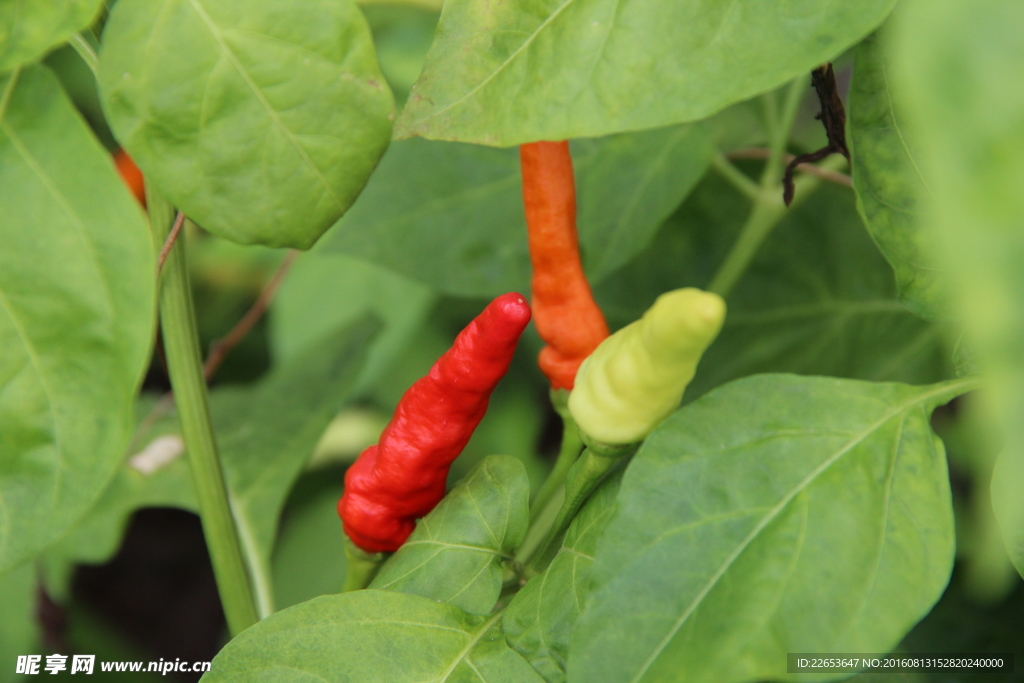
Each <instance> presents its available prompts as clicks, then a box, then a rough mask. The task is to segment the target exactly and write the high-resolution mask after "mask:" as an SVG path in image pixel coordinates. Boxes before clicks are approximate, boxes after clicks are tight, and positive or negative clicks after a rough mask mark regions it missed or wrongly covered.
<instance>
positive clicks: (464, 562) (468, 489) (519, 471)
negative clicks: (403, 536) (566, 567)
mask: <svg viewBox="0 0 1024 683" xmlns="http://www.w3.org/2000/svg"><path fill="white" fill-rule="evenodd" d="M529 508H530V482H529V480H528V479H527V478H526V470H525V469H524V468H523V464H522V463H521V462H519V461H518V460H516V459H515V458H513V457H510V456H507V455H492V456H490V457H488V458H487V459H485V460H484V461H483V462H482V463H480V465H479V466H478V467H477V468H476V469H475V470H473V472H472V473H471V474H470V475H469V476H467V477H466V478H465V479H463V480H462V481H460V482H459V483H458V484H457V485H456V486H455V488H453V489H452V490H451V491H449V492H448V495H447V496H445V497H444V500H442V501H441V502H440V503H438V505H437V507H435V508H434V509H433V510H432V511H431V512H430V514H428V515H427V516H426V517H424V518H423V519H421V520H420V521H419V522H418V523H417V524H416V530H415V531H413V533H412V535H411V536H410V537H409V540H407V541H406V542H405V543H404V544H403V545H402V547H401V548H399V549H398V552H396V553H395V554H394V555H393V556H392V557H391V558H390V559H389V560H388V561H387V563H385V564H384V566H383V567H381V570H380V573H379V574H377V577H376V578H375V579H374V580H373V582H372V583H371V584H370V588H377V589H380V590H391V591H398V592H400V593H411V594H413V595H421V596H423V597H425V598H430V599H431V600H437V601H440V602H446V603H448V604H450V605H455V606H456V607H459V608H461V609H464V610H466V611H467V612H470V613H471V614H487V613H489V612H490V611H491V610H492V609H493V608H494V604H495V603H496V602H497V601H498V596H499V595H500V594H501V577H502V563H503V562H504V561H505V560H510V559H512V553H513V552H515V550H516V548H518V547H519V545H520V544H521V543H522V542H523V539H524V538H525V537H526V528H527V526H529V522H530V510H529Z"/></svg>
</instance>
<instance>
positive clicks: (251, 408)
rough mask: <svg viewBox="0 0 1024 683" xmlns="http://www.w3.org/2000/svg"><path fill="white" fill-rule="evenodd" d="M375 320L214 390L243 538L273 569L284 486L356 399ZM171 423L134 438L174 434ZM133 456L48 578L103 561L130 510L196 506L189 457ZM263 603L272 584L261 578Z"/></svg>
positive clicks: (67, 542) (60, 550) (58, 552)
mask: <svg viewBox="0 0 1024 683" xmlns="http://www.w3.org/2000/svg"><path fill="white" fill-rule="evenodd" d="M377 328H378V325H377V324H376V323H375V322H373V321H371V320H368V319H365V318H364V319H362V320H359V321H356V322H354V323H353V324H352V325H350V326H349V327H347V328H343V329H340V330H337V331H336V332H335V333H334V334H332V335H329V336H327V337H325V338H324V339H323V340H322V341H321V342H320V343H318V344H316V345H314V346H312V347H310V348H309V349H308V351H307V352H306V353H304V354H302V355H301V356H298V357H297V358H295V359H293V360H292V361H290V362H289V363H286V364H284V365H283V366H281V367H280V368H277V369H275V370H274V371H273V372H271V373H270V374H269V375H267V376H266V377H265V378H264V379H262V380H261V381H260V382H258V383H256V384H254V385H252V386H244V387H241V386H229V387H224V388H218V389H215V390H214V391H212V392H211V395H210V412H211V414H212V417H213V426H214V431H215V432H216V435H217V442H218V446H219V449H220V456H221V463H222V466H223V468H224V478H225V481H226V483H227V486H228V491H229V496H230V498H231V502H232V508H233V510H234V513H235V522H236V524H237V526H238V530H239V537H240V540H241V542H242V544H243V546H245V549H246V552H247V554H250V556H255V558H257V560H258V561H259V562H260V563H261V564H262V565H263V567H262V570H263V571H262V572H261V574H260V578H265V577H267V576H268V575H269V571H268V567H269V563H270V556H271V553H272V550H273V544H274V540H275V537H276V533H277V525H278V519H279V517H280V513H281V509H282V507H283V506H284V502H285V499H286V497H287V496H288V492H289V491H290V490H291V488H292V485H293V484H294V482H295V480H296V479H297V478H298V476H299V473H300V471H301V470H302V466H303V465H304V464H305V462H306V460H307V459H308V458H309V456H310V454H311V453H312V452H313V448H314V447H315V446H316V443H317V441H318V440H319V439H320V436H321V435H322V434H323V432H324V430H325V429H326V428H327V425H328V424H329V423H330V421H331V419H332V418H333V417H334V416H335V415H336V414H337V413H338V411H339V410H340V409H341V407H342V406H343V405H344V404H345V403H346V402H347V401H348V400H349V399H350V398H351V394H352V388H353V384H354V382H355V379H356V378H357V377H358V375H359V372H360V369H361V367H362V361H363V360H364V358H365V354H366V349H367V347H368V346H369V345H370V343H371V340H372V338H373V335H374V333H375V331H376V329H377ZM175 423H176V420H173V419H171V417H170V416H169V417H168V418H167V419H165V420H164V421H162V422H161V423H159V424H158V425H157V426H156V427H154V428H152V429H151V430H149V431H148V432H146V433H144V434H140V435H139V436H138V438H139V439H140V443H142V444H145V445H147V446H148V445H151V444H152V443H153V439H154V437H158V436H166V435H168V434H175V435H176V434H178V427H177V424H175ZM137 467H138V465H137V461H135V459H134V458H133V459H130V460H129V461H128V462H127V463H126V464H125V465H124V466H123V468H122V470H121V472H120V474H119V476H118V479H116V480H115V482H114V484H113V485H112V486H111V487H109V488H108V489H107V491H106V492H105V493H104V497H103V499H102V500H101V502H100V503H99V504H98V505H97V506H96V507H95V508H94V509H93V510H92V512H91V513H90V514H89V516H88V517H87V518H86V519H85V520H84V521H83V522H82V523H81V524H80V525H79V526H78V527H77V528H76V529H74V530H73V531H72V533H71V534H69V535H68V536H67V537H66V538H65V539H64V540H63V541H62V542H61V544H60V545H59V546H58V547H57V548H56V549H55V550H54V554H53V555H52V557H51V560H52V561H53V563H54V564H53V565H52V566H51V572H52V575H51V579H52V580H53V583H54V585H55V587H56V588H58V589H60V588H61V587H62V586H61V585H60V579H61V573H62V572H61V564H62V563H63V564H64V565H65V566H66V565H67V563H70V562H90V563H98V562H102V561H104V560H106V559H107V558H109V557H110V556H112V555H113V553H114V552H115V551H116V549H117V546H118V545H120V537H121V535H122V534H123V531H124V527H125V526H126V524H127V518H128V516H130V514H131V513H132V512H133V511H134V510H136V509H138V508H140V507H150V506H161V505H172V506H175V507H182V508H184V509H187V510H192V511H197V508H196V507H195V498H194V494H193V493H192V481H191V478H190V476H189V474H188V463H187V460H186V459H185V457H184V456H178V457H176V458H175V459H173V460H172V461H171V462H170V463H169V464H166V465H165V466H163V467H160V468H159V469H157V470H156V471H154V472H152V473H150V474H148V475H143V474H141V473H140V472H138V471H137V469H136V468H137ZM256 588H257V593H258V596H259V600H260V601H261V604H262V605H263V607H264V609H266V608H268V606H269V605H270V597H271V592H272V586H270V585H269V584H268V583H257V586H256Z"/></svg>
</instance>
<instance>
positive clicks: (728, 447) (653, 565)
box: [569, 375, 969, 683]
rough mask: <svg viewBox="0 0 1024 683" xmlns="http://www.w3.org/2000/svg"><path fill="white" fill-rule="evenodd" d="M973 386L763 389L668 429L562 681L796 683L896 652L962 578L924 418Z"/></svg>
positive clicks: (684, 413) (639, 474) (831, 384)
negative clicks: (840, 656) (843, 662)
mask: <svg viewBox="0 0 1024 683" xmlns="http://www.w3.org/2000/svg"><path fill="white" fill-rule="evenodd" d="M968 386H969V383H968V382H965V381H963V380H961V381H958V382H953V383H948V384H939V385H933V386H928V387H911V386H907V385H901V384H872V383H868V382H857V381H851V380H837V379H830V378H820V377H798V376H793V375H759V376H756V377H751V378H747V379H743V380H739V381H736V382H733V383H731V384H729V385H727V386H725V387H722V388H721V389H719V390H717V391H714V392H712V393H710V394H708V395H707V396H705V397H703V398H701V399H700V400H698V401H696V402H694V403H692V404H690V405H689V406H686V407H684V408H683V409H682V410H680V411H679V412H677V413H675V414H674V415H673V416H671V417H669V418H668V419H667V420H666V421H665V422H664V423H662V424H661V425H660V426H659V427H658V428H657V429H655V431H654V432H653V433H652V434H651V436H650V437H649V438H648V439H647V441H645V442H644V444H643V446H641V448H640V451H639V452H638V453H637V455H636V457H635V458H634V460H633V461H632V462H631V463H630V465H629V467H628V469H627V470H626V474H625V476H624V477H623V480H622V485H621V488H620V490H619V495H618V503H619V507H618V512H617V514H616V515H615V517H614V519H613V520H612V521H611V523H610V524H609V525H608V528H607V530H606V531H605V534H604V537H603V539H602V540H601V542H600V544H599V546H598V550H597V555H596V560H595V563H594V566H593V570H592V577H593V579H592V580H593V584H594V592H593V593H592V594H591V597H590V600H589V601H588V603H587V606H586V609H585V610H584V613H583V616H582V617H581V618H580V621H579V623H578V625H577V628H576V629H575V631H574V632H573V636H572V640H571V644H570V657H569V680H570V681H588V682H591V681H592V682H594V683H598V682H600V681H625V680H630V681H647V680H652V681H653V680H670V679H672V678H674V677H675V676H676V674H677V673H678V672H679V671H685V672H687V679H688V680H692V681H715V682H716V683H729V682H730V681H737V682H738V681H758V680H762V679H766V678H771V679H783V678H785V679H787V680H790V679H791V677H787V676H786V653H787V652H887V651H889V650H890V649H891V648H892V647H894V646H895V645H896V643H898V642H899V640H900V638H902V637H903V635H904V634H905V633H906V632H907V631H909V630H910V628H911V627H912V626H913V625H914V624H915V623H916V622H917V621H918V620H919V619H920V618H921V617H922V616H924V615H925V614H926V613H927V612H928V611H929V610H930V609H931V607H932V605H933V604H934V603H935V601H936V600H938V598H939V596H940V595H941V594H942V591H943V589H944V588H945V586H946V582H947V581H948V579H949V573H950V570H951V569H952V565H953V552H954V537H953V511H952V509H951V507H950V492H949V478H948V473H947V470H946V460H945V456H944V453H943V450H942V443H941V441H939V439H938V438H937V437H936V436H935V435H934V434H933V433H932V431H931V427H930V426H929V416H930V414H931V412H932V410H933V409H934V407H935V406H936V405H937V404H939V403H943V402H946V401H948V400H950V399H951V398H953V397H954V396H956V395H957V394H959V393H962V392H963V391H964V390H965V389H966V388H968ZM684 567H685V571H684V570H682V568H684ZM821 605H828V609H827V610H822V609H820V606H821ZM815 606H817V608H816V607H815Z"/></svg>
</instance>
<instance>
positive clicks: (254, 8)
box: [100, 0, 394, 248]
mask: <svg viewBox="0 0 1024 683" xmlns="http://www.w3.org/2000/svg"><path fill="white" fill-rule="evenodd" d="M170 85H173V87H169V86H170ZM100 91H101V93H102V96H103V104H104V109H105V111H106V113H107V118H108V120H109V122H110V125H111V127H112V128H113V130H114V132H115V134H116V135H117V138H118V140H120V141H121V143H122V144H123V145H124V147H125V148H127V150H128V152H129V153H130V154H131V155H132V158H133V159H134V160H135V161H136V163H138V165H139V167H140V168H141V169H142V171H143V173H144V174H145V175H146V178H147V180H148V181H149V182H151V183H153V184H154V185H155V186H156V187H157V189H158V190H159V191H160V192H161V193H163V194H164V195H166V197H167V198H168V199H169V200H170V201H171V202H172V203H173V204H174V205H175V206H179V207H180V208H181V209H182V210H183V211H185V213H187V214H188V215H189V217H190V218H192V219H194V220H195V221H196V222H197V223H199V224H200V225H201V226H202V227H204V228H206V229H207V230H210V231H211V232H214V233H216V234H218V235H221V236H223V237H226V238H229V239H232V240H234V241H237V242H242V243H244V244H251V243H254V242H256V243H261V244H266V245H269V246H293V247H299V248H308V247H309V246H310V245H312V244H313V242H315V241H316V239H317V238H318V237H319V236H320V235H321V233H323V231H324V230H326V229H327V228H328V227H329V226H330V225H331V224H332V223H333V222H334V221H336V220H337V219H338V218H339V217H340V216H341V215H342V214H343V213H344V212H345V211H346V210H347V209H348V207H349V206H350V205H351V204H352V202H353V201H354V200H355V198H356V196H357V195H358V194H359V191H360V190H361V189H362V187H363V185H364V184H365V183H366V180H367V178H368V176H369V174H370V171H372V170H373V167H374V166H375V165H376V164H377V162H378V160H379V159H380V155H381V154H382V153H383V152H384V149H385V147H387V144H388V140H389V138H390V132H391V117H392V116H393V113H394V109H393V100H392V97H391V92H390V90H388V88H387V85H386V84H385V82H384V77H383V76H382V75H381V73H380V68H379V67H378V65H377V57H376V53H375V52H374V49H373V41H372V39H371V36H370V31H369V28H368V27H367V26H366V21H365V20H364V19H363V16H362V14H361V13H360V12H359V10H358V9H357V8H356V6H355V5H354V4H353V3H352V2H351V1H350V0H312V1H307V2H302V3H297V4H296V3H291V4H285V5H282V4H281V3H279V2H275V1H274V0H250V1H249V2H245V3H241V4H240V3H236V2H231V1H230V0H187V1H186V0H135V1H133V2H124V3H118V4H117V5H115V6H114V7H113V9H112V10H111V13H110V18H109V19H108V21H107V25H106V27H105V29H104V33H103V51H102V53H101V59H100Z"/></svg>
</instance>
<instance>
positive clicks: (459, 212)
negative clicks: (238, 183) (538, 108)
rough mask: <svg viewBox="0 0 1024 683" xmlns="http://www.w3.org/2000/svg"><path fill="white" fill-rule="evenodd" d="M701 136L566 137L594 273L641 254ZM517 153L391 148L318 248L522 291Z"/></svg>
mask: <svg viewBox="0 0 1024 683" xmlns="http://www.w3.org/2000/svg"><path fill="white" fill-rule="evenodd" d="M711 153H712V143H711V137H710V132H709V130H708V129H706V128H704V127H703V126H676V127H673V128H663V129H660V130H654V131H647V132H644V133H636V134H632V135H619V136H614V137H610V138H606V139H602V140H580V141H575V142H573V155H574V162H575V170H576V186H577V192H578V199H579V232H580V244H581V249H582V252H583V260H584V262H585V264H586V266H587V272H588V274H589V276H590V278H591V279H592V280H593V281H597V280H600V279H602V278H604V277H606V276H607V275H608V274H609V273H611V272H612V271H614V270H616V269H617V268H619V267H621V266H622V265H624V264H625V263H627V262H628V261H629V260H630V259H631V258H633V257H634V256H635V255H636V254H637V253H639V252H640V251H641V250H642V249H643V248H644V247H645V246H646V245H647V244H648V242H649V241H650V240H651V238H652V237H653V236H654V233H655V231H656V230H657V227H658V226H659V225H660V224H661V222H662V221H663V220H664V219H665V218H666V217H667V216H668V215H669V214H670V213H671V212H672V210H673V209H675V207H676V206H678V205H679V202H681V201H682V200H683V198H684V197H686V195H687V193H689V191H690V190H691V189H692V188H693V186H694V185H695V184H696V182H697V180H698V179H699V178H700V176H701V174H702V173H703V172H704V169H705V168H707V165H708V163H709V161H710V158H711ZM522 204H523V197H522V183H521V179H520V171H519V157H518V154H517V153H516V151H515V150H496V149H487V148H483V147H477V146H472V145H453V144H443V143H436V142H428V141H424V140H409V141H407V142H398V143H395V144H394V145H392V147H391V149H390V150H389V151H388V153H387V154H386V155H385V156H384V160H383V161H382V162H381V166H380V169H379V170H378V171H377V172H376V173H375V174H374V178H373V181H372V182H371V183H370V184H369V185H368V186H367V188H366V192H364V193H363V195H362V197H361V198H360V199H359V201H357V202H356V204H355V205H354V206H353V207H352V210H351V211H350V212H349V213H348V214H346V216H345V217H344V218H342V219H341V221H340V222H339V223H338V224H337V225H336V226H334V228H333V229H332V230H331V232H330V233H329V234H328V235H327V237H325V239H324V243H323V249H326V250H330V251H342V252H345V253H348V254H352V255H353V256H358V257H360V258H365V259H367V260H369V261H373V262H375V263H379V264H381V265H383V266H387V267H388V268H392V269H394V270H396V271H398V272H400V273H402V274H404V275H407V276H409V277H412V278H415V279H417V280H420V281H421V282H425V283H427V284H429V285H431V286H432V287H434V288H436V289H438V290H439V291H441V292H443V293H446V294H452V295H456V296H496V295H498V294H503V293H505V292H508V291H515V290H525V289H526V288H528V287H529V278H530V261H529V254H528V252H527V247H526V229H525V218H524V217H523V206H522Z"/></svg>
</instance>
